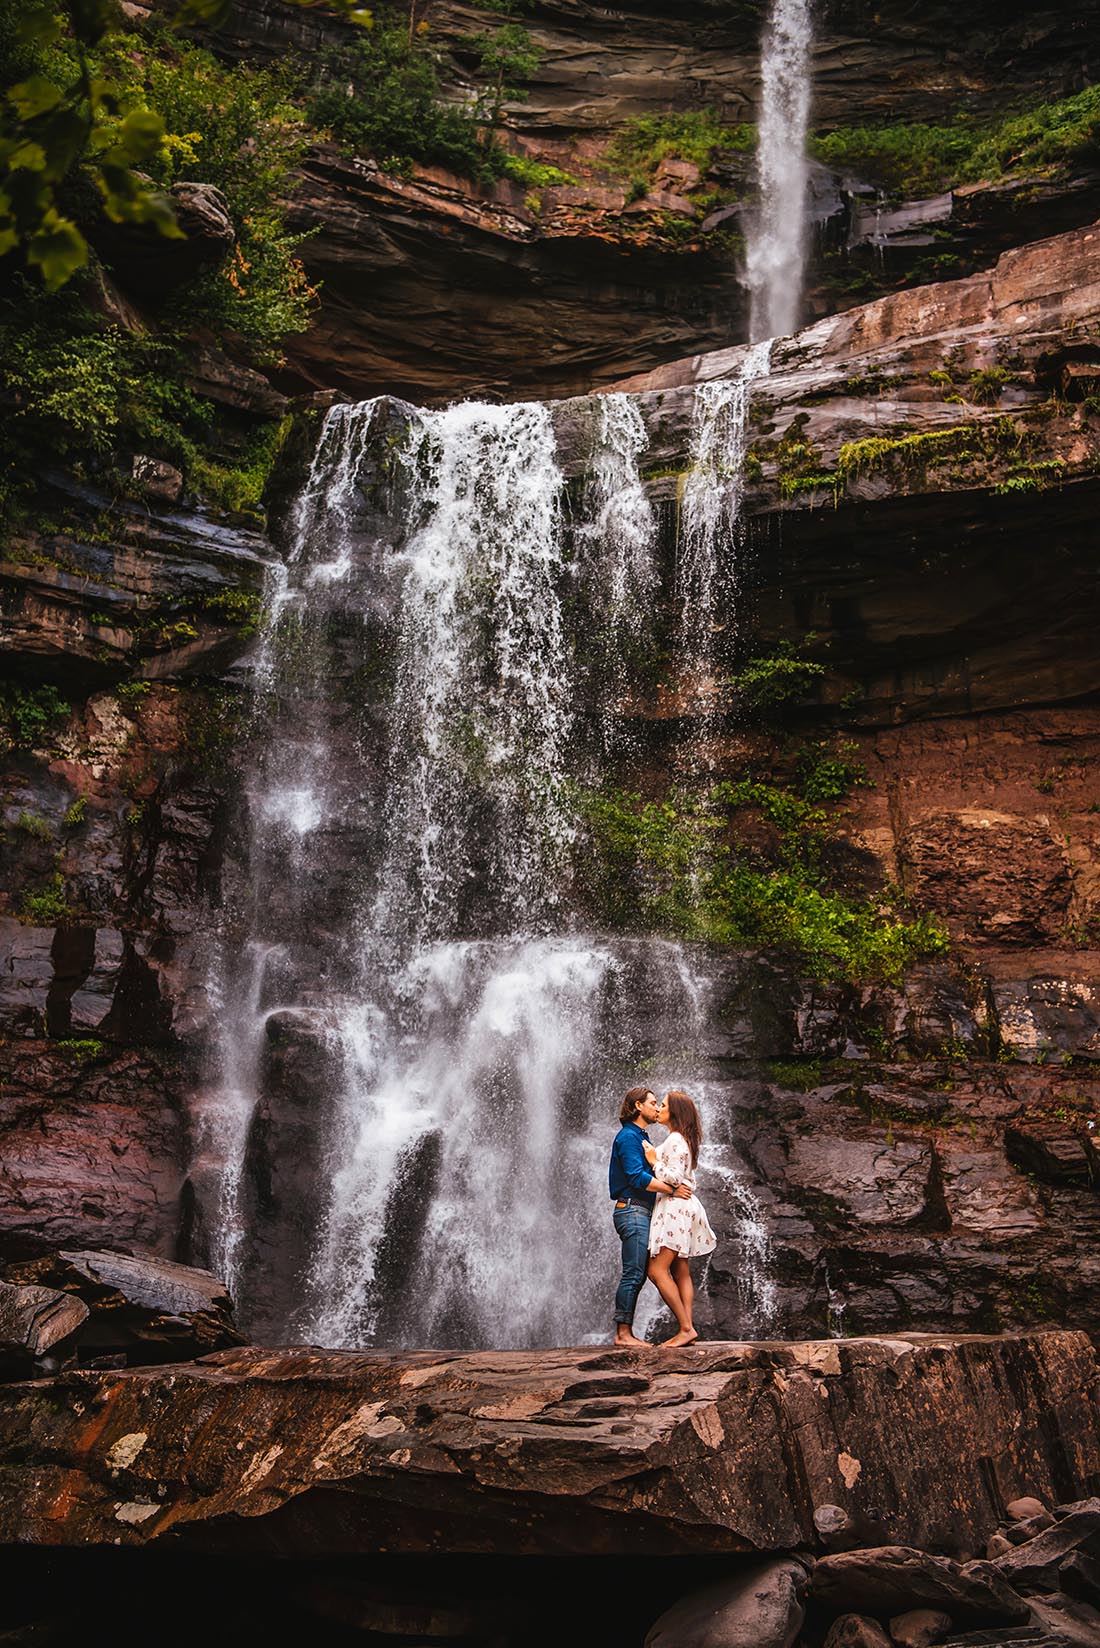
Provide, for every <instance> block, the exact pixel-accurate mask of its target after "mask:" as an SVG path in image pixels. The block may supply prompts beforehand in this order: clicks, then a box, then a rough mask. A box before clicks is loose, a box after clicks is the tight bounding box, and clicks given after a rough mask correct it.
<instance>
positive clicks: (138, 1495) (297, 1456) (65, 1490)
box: [0, 1331, 1100, 1559]
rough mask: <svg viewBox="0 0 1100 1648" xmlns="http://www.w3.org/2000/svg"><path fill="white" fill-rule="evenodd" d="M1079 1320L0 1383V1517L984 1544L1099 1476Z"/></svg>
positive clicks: (374, 1542) (348, 1357)
mask: <svg viewBox="0 0 1100 1648" xmlns="http://www.w3.org/2000/svg"><path fill="white" fill-rule="evenodd" d="M1098 1378H1100V1361H1098V1358H1097V1354H1096V1351H1095V1350H1094V1348H1093V1346H1092V1344H1091V1342H1090V1340H1089V1338H1088V1337H1087V1336H1086V1335H1085V1334H1084V1333H1079V1332H1063V1331H1051V1332H1034V1333H1019V1334H1006V1335H997V1336H986V1335H966V1336H941V1335H931V1334H929V1335H925V1334H899V1335H892V1336H889V1337H881V1338H858V1339H847V1340H822V1341H802V1342H790V1343H714V1342H711V1343H707V1344H700V1345H694V1346H691V1347H689V1348H687V1349H685V1350H680V1351H675V1352H662V1351H660V1350H653V1351H647V1352H631V1351H627V1352H616V1351H613V1350H611V1349H605V1348H595V1347H588V1348H582V1349H575V1350H548V1351H544V1352H534V1353H532V1352H527V1351H521V1352H479V1353H471V1354H466V1353H463V1354H457V1353H456V1354H452V1353H448V1352H444V1351H421V1352H413V1353H406V1354H378V1353H372V1354H365V1353H358V1352H335V1351H317V1350H313V1349H309V1348H292V1349H284V1350H263V1349H257V1348H254V1347H245V1348H239V1349H231V1350H225V1351H219V1352H216V1353H214V1354H212V1355H209V1356H206V1357H203V1358H201V1359H200V1360H199V1361H197V1362H192V1363H186V1364H184V1363H181V1364H177V1365H171V1366H161V1367H156V1368H129V1369H122V1370H111V1371H102V1370H85V1371H78V1372H70V1373H64V1374H61V1375H58V1376H56V1377H54V1378H51V1379H43V1380H38V1381H34V1382H27V1383H24V1384H21V1385H11V1386H8V1387H7V1389H6V1392H5V1401H4V1404H3V1408H2V1410H0V1485H2V1486H0V1539H3V1540H13V1541H19V1542H23V1543H37V1544H44V1545H95V1544H119V1543H121V1544H123V1545H139V1544H147V1543H149V1542H151V1541H155V1540H165V1541H166V1542H167V1541H168V1540H169V1539H170V1540H171V1541H172V1542H178V1541H181V1540H183V1541H188V1542H191V1543H194V1544H197V1545H199V1546H201V1547H202V1548H204V1549H206V1550H222V1551H238V1550H240V1551H247V1550H253V1551H257V1552H264V1551H266V1552H285V1553H288V1554H290V1553H293V1554H299V1555H305V1554H316V1555H320V1554H338V1553H349V1552H357V1551H358V1552H365V1551H394V1552H399V1551H405V1552H415V1551H421V1550H426V1549H429V1548H434V1549H449V1550H452V1551H462V1550H467V1551H495V1552H500V1553H507V1552H512V1553H516V1554H522V1553H526V1552H534V1551H538V1552H542V1553H557V1554H562V1555H568V1554H574V1553H577V1554H580V1553H590V1552H604V1553H627V1552H639V1551H644V1550H651V1551H658V1550H659V1551H663V1552H679V1553H683V1554H689V1553H700V1554H702V1553H707V1552H719V1551H725V1552H745V1553H748V1552H775V1551H782V1550H792V1549H801V1550H805V1551H817V1552H819V1553H820V1551H821V1550H822V1541H821V1535H820V1534H819V1533H818V1531H817V1529H818V1526H824V1527H827V1526H828V1523H829V1518H830V1516H831V1515H833V1514H835V1513H834V1512H831V1511H829V1512H826V1513H825V1514H824V1515H821V1514H819V1516H818V1519H817V1523H816V1524H815V1511H816V1512H818V1513H821V1512H822V1508H823V1507H835V1508H839V1510H840V1511H842V1512H844V1513H846V1517H847V1519H848V1525H849V1527H850V1528H851V1531H852V1535H853V1536H854V1537H853V1542H858V1543H860V1544H863V1545H905V1546H915V1547H919V1548H921V1549H924V1550H934V1551H941V1552H944V1553H947V1554H949V1555H952V1556H955V1557H958V1558H962V1559H966V1558H969V1557H974V1556H978V1555H980V1554H982V1552H983V1551H984V1546H985V1542H986V1540H987V1539H988V1537H989V1535H990V1534H991V1533H992V1532H993V1531H994V1529H995V1528H996V1527H997V1525H998V1522H999V1521H1001V1520H1002V1519H1003V1513H1004V1508H1005V1506H1006V1505H1007V1504H1009V1503H1010V1502H1012V1501H1014V1500H1016V1499H1018V1498H1019V1497H1020V1496H1021V1495H1035V1496H1037V1497H1038V1498H1040V1499H1042V1500H1044V1501H1045V1502H1054V1501H1063V1502H1065V1501H1074V1500H1078V1499H1081V1498H1084V1497H1085V1496H1086V1495H1088V1494H1090V1493H1095V1492H1096V1491H1097V1489H1098V1488H1100V1425H1098V1423H1097V1419H1098Z"/></svg>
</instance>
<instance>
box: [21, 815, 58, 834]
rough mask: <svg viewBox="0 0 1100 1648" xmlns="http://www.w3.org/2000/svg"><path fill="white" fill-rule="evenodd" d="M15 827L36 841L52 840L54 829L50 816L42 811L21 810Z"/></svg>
mask: <svg viewBox="0 0 1100 1648" xmlns="http://www.w3.org/2000/svg"><path fill="white" fill-rule="evenodd" d="M15 828H16V829H17V830H18V831H19V832H20V834H21V835H29V836H31V837H32V838H33V840H35V841H52V840H53V829H52V827H51V825H50V821H49V819H48V818H43V817H42V814H41V813H32V812H21V813H20V814H19V817H18V818H17V819H16V821H15Z"/></svg>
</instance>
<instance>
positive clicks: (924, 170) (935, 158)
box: [813, 86, 1100, 197]
mask: <svg viewBox="0 0 1100 1648" xmlns="http://www.w3.org/2000/svg"><path fill="white" fill-rule="evenodd" d="M813 149H814V153H815V154H816V155H817V157H818V159H819V160H822V161H824V162H825V164H826V165H827V166H833V167H836V168H837V169H839V170H851V171H854V172H857V173H858V174H859V175H860V176H861V177H863V178H865V179H866V180H867V181H868V182H871V183H877V184H879V185H880V186H881V187H882V188H884V189H887V190H888V191H889V192H890V193H891V194H893V195H895V196H899V197H901V196H912V197H917V196H921V195H929V194H935V193H937V192H938V191H939V190H941V189H948V188H950V187H952V185H954V184H958V183H977V182H981V181H983V180H985V179H994V178H999V177H1003V176H1005V175H1006V174H1008V173H1013V172H1024V173H1026V172H1035V171H1042V170H1044V169H1048V168H1052V167H1056V168H1062V167H1069V166H1074V165H1081V164H1090V165H1095V164H1096V163H1097V162H1100V86H1087V87H1086V88H1085V90H1084V91H1082V92H1078V93H1077V94H1076V96H1074V97H1066V98H1062V99H1060V100H1059V101H1057V102H1053V103H1039V104H1035V105H1034V106H1033V107H1032V108H1030V109H1025V110H1022V111H1019V112H1016V113H1012V114H1009V115H1003V116H1001V117H999V118H996V119H991V120H990V119H986V120H978V119H975V118H974V117H973V116H970V115H966V114H960V115H959V116H957V118H956V119H955V121H954V122H953V123H952V124H951V125H948V126H932V125H920V124H917V123H915V122H909V123H901V124H896V125H883V126H848V127H842V128H840V129H838V130H837V131H833V132H828V133H825V134H823V135H822V136H820V137H818V138H816V139H815V140H814V144H813Z"/></svg>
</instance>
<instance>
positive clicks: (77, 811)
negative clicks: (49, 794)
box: [61, 795, 88, 830]
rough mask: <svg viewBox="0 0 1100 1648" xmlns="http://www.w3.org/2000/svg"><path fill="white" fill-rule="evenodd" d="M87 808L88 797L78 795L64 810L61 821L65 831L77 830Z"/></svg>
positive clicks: (82, 821)
mask: <svg viewBox="0 0 1100 1648" xmlns="http://www.w3.org/2000/svg"><path fill="white" fill-rule="evenodd" d="M87 806H88V797H87V796H86V795H78V796H77V798H76V800H75V801H74V802H73V803H72V804H71V806H69V807H68V808H67V809H66V812H65V816H64V818H63V819H62V820H61V822H62V824H63V825H64V826H65V828H66V829H67V830H76V829H79V827H80V825H81V824H83V823H84V813H85V810H86V808H87Z"/></svg>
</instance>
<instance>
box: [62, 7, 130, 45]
mask: <svg viewBox="0 0 1100 1648" xmlns="http://www.w3.org/2000/svg"><path fill="white" fill-rule="evenodd" d="M67 6H68V12H69V21H70V22H71V23H72V26H73V33H74V34H75V35H76V38H77V39H78V40H79V41H81V42H82V43H83V44H84V45H85V46H94V45H97V44H98V42H99V41H100V40H102V38H103V36H104V35H105V34H106V33H107V31H108V30H109V29H110V28H111V27H112V26H113V24H114V23H115V21H116V19H117V18H118V7H117V6H116V5H114V4H113V3H112V0H67Z"/></svg>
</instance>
